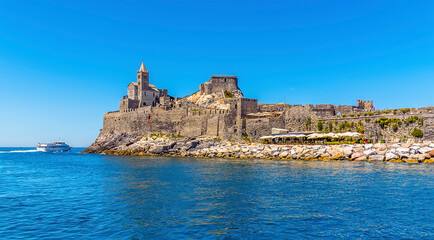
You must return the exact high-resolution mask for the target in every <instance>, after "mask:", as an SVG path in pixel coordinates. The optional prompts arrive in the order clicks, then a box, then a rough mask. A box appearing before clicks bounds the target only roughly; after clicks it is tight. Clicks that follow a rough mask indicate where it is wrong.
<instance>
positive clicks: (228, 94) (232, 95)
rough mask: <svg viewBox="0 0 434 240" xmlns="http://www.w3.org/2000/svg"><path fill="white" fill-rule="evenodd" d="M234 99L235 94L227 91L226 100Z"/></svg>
mask: <svg viewBox="0 0 434 240" xmlns="http://www.w3.org/2000/svg"><path fill="white" fill-rule="evenodd" d="M233 97H234V93H233V92H231V91H225V98H233Z"/></svg>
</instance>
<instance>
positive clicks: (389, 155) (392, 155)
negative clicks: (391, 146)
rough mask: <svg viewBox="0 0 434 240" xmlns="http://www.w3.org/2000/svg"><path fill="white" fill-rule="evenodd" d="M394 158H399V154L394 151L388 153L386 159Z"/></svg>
mask: <svg viewBox="0 0 434 240" xmlns="http://www.w3.org/2000/svg"><path fill="white" fill-rule="evenodd" d="M393 159H398V156H397V155H396V154H394V153H391V152H388V153H386V160H387V161H389V160H393Z"/></svg>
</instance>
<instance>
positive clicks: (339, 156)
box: [84, 134, 434, 163]
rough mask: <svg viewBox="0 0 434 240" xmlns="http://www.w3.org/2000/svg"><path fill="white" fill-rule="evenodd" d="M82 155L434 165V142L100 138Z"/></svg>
mask: <svg viewBox="0 0 434 240" xmlns="http://www.w3.org/2000/svg"><path fill="white" fill-rule="evenodd" d="M84 152H85V153H105V154H118V155H164V156H185V157H211V158H213V157H220V158H263V159H301V160H322V161H330V160H350V161H390V162H406V163H420V162H426V163H434V143H432V142H423V143H387V144H384V143H378V144H341V145H272V144H259V143H244V144H243V143H241V144H240V143H232V142H229V141H226V142H221V141H218V139H213V138H168V137H165V136H163V137H161V136H154V137H153V138H144V137H137V136H130V135H127V134H121V135H117V136H99V137H98V138H97V141H95V143H93V144H92V145H91V146H90V147H89V148H87V149H86V150H85V151H84Z"/></svg>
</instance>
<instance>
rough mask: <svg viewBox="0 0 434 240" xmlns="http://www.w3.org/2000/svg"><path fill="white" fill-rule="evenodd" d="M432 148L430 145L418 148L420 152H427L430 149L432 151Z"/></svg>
mask: <svg viewBox="0 0 434 240" xmlns="http://www.w3.org/2000/svg"><path fill="white" fill-rule="evenodd" d="M432 150H433V149H432V148H430V147H423V148H420V149H419V152H420V153H429V152H430V151H432Z"/></svg>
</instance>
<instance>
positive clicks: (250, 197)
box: [0, 148, 434, 239]
mask: <svg viewBox="0 0 434 240" xmlns="http://www.w3.org/2000/svg"><path fill="white" fill-rule="evenodd" d="M27 150H28V149H24V150H23V149H10V148H0V239H152V238H160V239H187V238H191V239H204V238H205V239H240V238H241V239H312V238H321V239H337V238H344V239H374V238H375V239H376V238H386V239H411V238H414V239H434V183H433V182H434V165H433V164H404V163H374V162H348V161H341V162H338V161H332V162H317V161H281V160H279V161H277V160H276V161H271V160H234V159H199V158H165V157H135V156H105V155H96V154H80V153H78V151H79V150H82V149H73V151H72V152H71V153H58V154H50V153H41V152H32V151H27ZM11 151H12V152H11Z"/></svg>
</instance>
